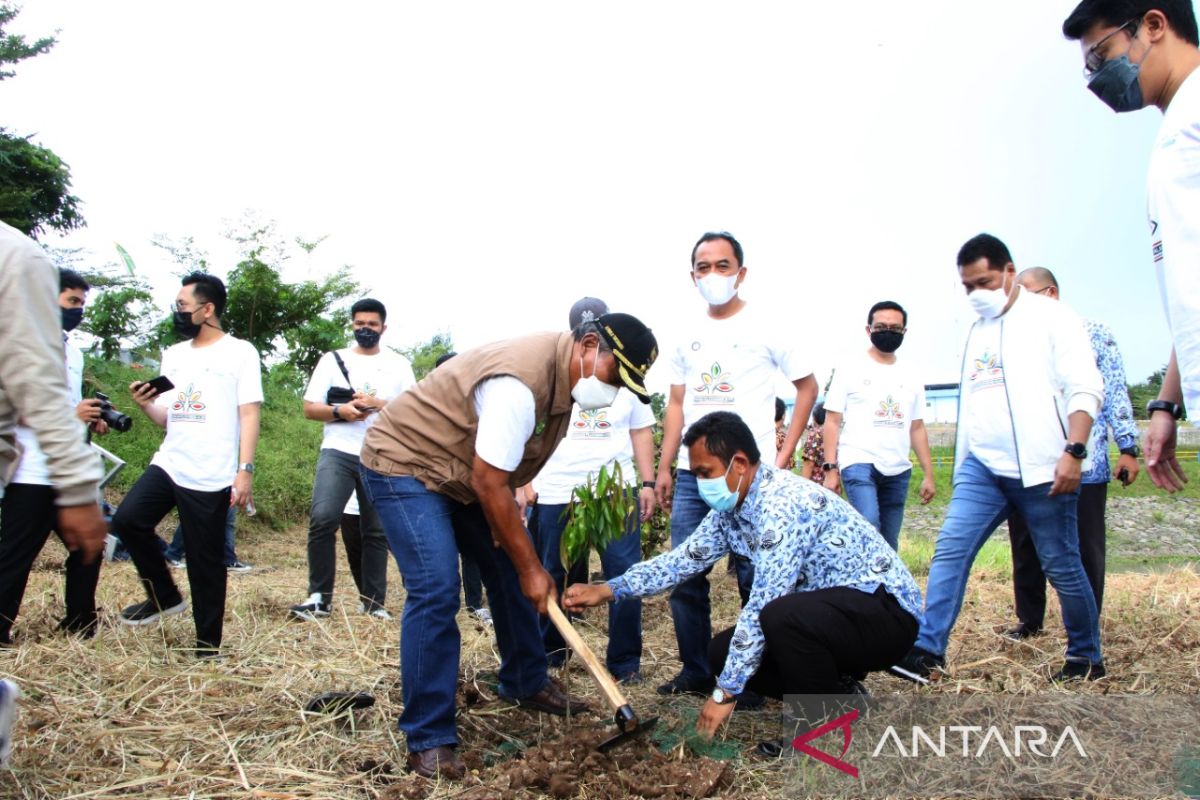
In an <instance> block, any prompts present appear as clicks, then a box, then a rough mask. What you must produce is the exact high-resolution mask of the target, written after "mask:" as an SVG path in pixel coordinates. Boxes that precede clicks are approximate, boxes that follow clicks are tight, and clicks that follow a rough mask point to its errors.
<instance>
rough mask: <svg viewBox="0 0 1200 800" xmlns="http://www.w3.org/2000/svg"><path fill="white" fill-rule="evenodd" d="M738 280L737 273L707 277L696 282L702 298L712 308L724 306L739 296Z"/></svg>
mask: <svg viewBox="0 0 1200 800" xmlns="http://www.w3.org/2000/svg"><path fill="white" fill-rule="evenodd" d="M737 279H738V276H737V274H736V273H735V274H733V275H705V276H704V277H703V278H701V279H700V280H698V281H696V288H697V289H699V290H700V296H701V297H703V298H704V301H705V302H706V303H708V304H709V305H710V306H723V305H725V304H726V303H728V302H729V301H730V300H732V299H733V296H734V295H735V294H737V286H736V284H737Z"/></svg>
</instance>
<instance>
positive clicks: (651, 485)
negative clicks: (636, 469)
mask: <svg viewBox="0 0 1200 800" xmlns="http://www.w3.org/2000/svg"><path fill="white" fill-rule="evenodd" d="M656 485H657V484H656V483H655V482H654V481H642V488H643V489H653V488H654V487H655V486H656Z"/></svg>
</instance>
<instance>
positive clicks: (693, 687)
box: [655, 672, 717, 697]
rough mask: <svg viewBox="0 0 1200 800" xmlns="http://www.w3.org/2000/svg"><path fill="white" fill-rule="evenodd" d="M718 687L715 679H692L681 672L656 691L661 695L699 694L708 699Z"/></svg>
mask: <svg viewBox="0 0 1200 800" xmlns="http://www.w3.org/2000/svg"><path fill="white" fill-rule="evenodd" d="M716 685H717V681H716V679H715V678H712V677H709V678H690V677H687V676H685V675H684V674H683V673H682V672H681V673H679V674H678V675H676V676H675V677H674V678H671V680H669V681H667V682H666V683H664V684H663V685H662V686H659V687H658V688H657V689H655V691H656V692H658V693H659V694H698V695H701V696H702V697H708V695H710V694H711V693H712V690H713V687H714V686H716Z"/></svg>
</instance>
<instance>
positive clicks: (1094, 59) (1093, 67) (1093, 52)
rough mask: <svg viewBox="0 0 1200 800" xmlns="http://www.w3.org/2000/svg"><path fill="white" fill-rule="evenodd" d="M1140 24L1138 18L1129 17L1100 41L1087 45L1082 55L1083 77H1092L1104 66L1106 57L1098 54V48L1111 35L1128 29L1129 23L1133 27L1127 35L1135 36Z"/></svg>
mask: <svg viewBox="0 0 1200 800" xmlns="http://www.w3.org/2000/svg"><path fill="white" fill-rule="evenodd" d="M1141 24H1142V21H1141V20H1140V19H1131V20H1129V21H1128V22H1126V23H1125V24H1124V25H1122V26H1121V27H1119V28H1117V29H1116V30H1115V31H1113V32H1112V33H1110V34H1108V36H1105V37H1104V38H1103V39H1101V40H1100V41H1098V42H1096V43H1095V44H1094V45H1092V46H1091V47H1089V48H1088V51H1087V55H1085V56H1084V57H1083V77H1085V78H1090V77H1092V76H1093V75H1095V74H1096V73H1097V72H1099V71H1100V68H1101V67H1103V66H1104V62H1105V61H1106V60H1107V59H1105V58H1104V57H1103V56H1101V55H1100V48H1101V47H1103V46H1104V43H1105V42H1107V41H1108V40H1109V39H1111V38H1112V37H1114V36H1116V35H1117V34H1118V33H1120V32H1121V31H1124V30H1129V26H1130V25H1132V26H1133V29H1132V30H1129V35H1130V36H1131V37H1133V36H1137V32H1138V28H1139V27H1141Z"/></svg>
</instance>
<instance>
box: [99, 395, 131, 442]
mask: <svg viewBox="0 0 1200 800" xmlns="http://www.w3.org/2000/svg"><path fill="white" fill-rule="evenodd" d="M94 396H95V398H96V399H97V400H99V401H100V419H102V420H104V421H105V422H106V423H108V427H110V428H112V429H113V430H114V431H119V432H121V433H125V432H126V431H128V430H129V429H130V428H132V427H133V417H130V416H129V415H128V414H122V413H121V412H120V411H117V410H116V409H115V408H113V404H112V402H111V401H110V400H109V399H108V395H106V394H104V393H103V392H96V394H95V395H94Z"/></svg>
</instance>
